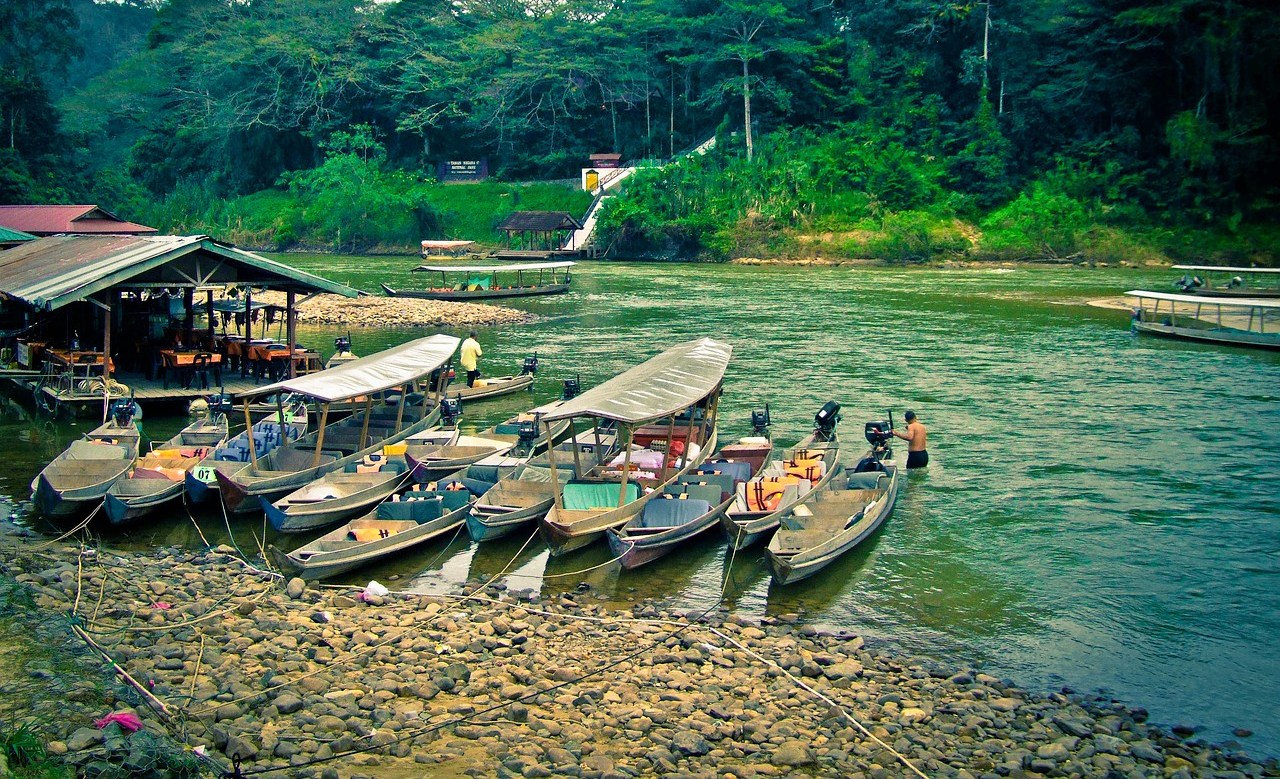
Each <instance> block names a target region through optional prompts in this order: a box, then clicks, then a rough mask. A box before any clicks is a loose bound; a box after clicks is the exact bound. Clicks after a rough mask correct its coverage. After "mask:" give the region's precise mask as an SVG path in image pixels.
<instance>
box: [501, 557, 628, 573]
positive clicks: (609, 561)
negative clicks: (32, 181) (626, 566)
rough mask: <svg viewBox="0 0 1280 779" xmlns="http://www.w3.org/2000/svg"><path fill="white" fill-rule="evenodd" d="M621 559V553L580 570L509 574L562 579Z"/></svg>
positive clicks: (589, 571) (588, 571)
mask: <svg viewBox="0 0 1280 779" xmlns="http://www.w3.org/2000/svg"><path fill="white" fill-rule="evenodd" d="M621 559H622V555H618V556H617V557H615V558H613V559H612V560H605V561H604V562H603V563H600V564H599V565H593V566H591V567H590V568H583V569H582V570H580V571H569V572H568V573H546V572H545V571H544V572H543V573H541V574H539V575H537V576H535V575H533V574H529V573H513V574H511V576H512V577H514V578H518V579H564V578H566V577H569V576H581V575H582V574H584V573H591V572H592V571H594V570H596V569H597V568H604V567H605V566H606V565H613V564H614V563H616V562H618V561H619V560H621Z"/></svg>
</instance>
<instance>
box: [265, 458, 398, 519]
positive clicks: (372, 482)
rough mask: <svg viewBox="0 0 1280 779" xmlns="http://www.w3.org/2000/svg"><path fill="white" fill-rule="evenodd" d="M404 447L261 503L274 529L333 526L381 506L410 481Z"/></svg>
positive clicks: (360, 461)
mask: <svg viewBox="0 0 1280 779" xmlns="http://www.w3.org/2000/svg"><path fill="white" fill-rule="evenodd" d="M401 448H403V447H398V446H388V447H383V451H382V452H381V453H377V454H367V455H365V456H364V457H363V458H361V459H360V460H359V461H358V462H350V463H347V464H346V465H345V466H343V469H342V470H340V471H333V472H332V473H326V474H325V475H323V476H321V477H320V478H318V479H316V480H315V481H313V482H310V483H309V484H306V485H304V486H302V487H299V488H298V489H296V490H294V491H293V492H290V493H289V494H288V495H285V496H284V497H283V498H280V499H279V500H276V501H273V502H267V501H266V500H263V501H262V510H263V511H264V512H266V515H267V519H268V520H270V522H271V526H272V527H273V528H275V529H276V530H278V531H280V532H282V533H298V532H302V531H304V530H314V529H315V528H320V527H325V526H327V525H332V524H334V523H335V522H340V521H342V520H344V519H347V518H348V517H350V516H352V515H353V514H358V513H360V512H361V511H364V510H366V509H368V508H369V507H370V506H373V505H376V504H378V503H381V502H382V501H383V500H384V499H386V498H387V497H388V496H390V495H391V494H392V493H394V492H396V491H398V490H399V489H400V488H401V487H403V486H404V485H405V484H407V483H408V481H409V466H408V465H407V464H406V463H405V459H404V454H403V453H399V452H398V450H399V449H401Z"/></svg>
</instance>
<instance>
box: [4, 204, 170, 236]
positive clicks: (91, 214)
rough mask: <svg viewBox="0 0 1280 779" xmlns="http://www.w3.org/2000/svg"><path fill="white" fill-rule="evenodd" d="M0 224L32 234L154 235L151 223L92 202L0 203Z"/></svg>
mask: <svg viewBox="0 0 1280 779" xmlns="http://www.w3.org/2000/svg"><path fill="white" fill-rule="evenodd" d="M0 225H2V226H4V227H8V228H12V229H14V230H21V231H23V232H25V233H30V234H32V235H35V236H46V235H63V234H73V233H83V234H90V235H103V234H107V233H114V234H119V235H155V234H156V233H157V232H159V231H158V230H156V228H154V227H147V226H146V225H140V224H136V223H134V222H129V221H127V220H124V219H121V218H120V217H118V216H116V215H115V214H113V213H111V212H110V211H108V210H107V209H105V208H99V207H98V206H96V205H77V206H57V205H14V206H0Z"/></svg>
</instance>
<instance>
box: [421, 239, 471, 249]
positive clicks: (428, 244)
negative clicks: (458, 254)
mask: <svg viewBox="0 0 1280 779" xmlns="http://www.w3.org/2000/svg"><path fill="white" fill-rule="evenodd" d="M475 243H476V242H475V241H430V240H427V241H423V242H422V248H424V249H446V250H447V249H465V248H467V247H468V246H475Z"/></svg>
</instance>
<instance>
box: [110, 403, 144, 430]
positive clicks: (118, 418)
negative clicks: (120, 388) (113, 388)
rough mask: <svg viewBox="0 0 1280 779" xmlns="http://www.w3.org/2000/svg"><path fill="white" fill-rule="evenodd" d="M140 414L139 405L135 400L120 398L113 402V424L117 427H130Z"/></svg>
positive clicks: (111, 413)
mask: <svg viewBox="0 0 1280 779" xmlns="http://www.w3.org/2000/svg"><path fill="white" fill-rule="evenodd" d="M137 413H138V404H137V403H134V402H133V398H119V399H117V400H113V401H111V408H110V415H111V423H112V424H114V425H115V426H116V427H128V426H129V425H130V424H131V423H132V422H133V418H134V416H135V415H136V414H137Z"/></svg>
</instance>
